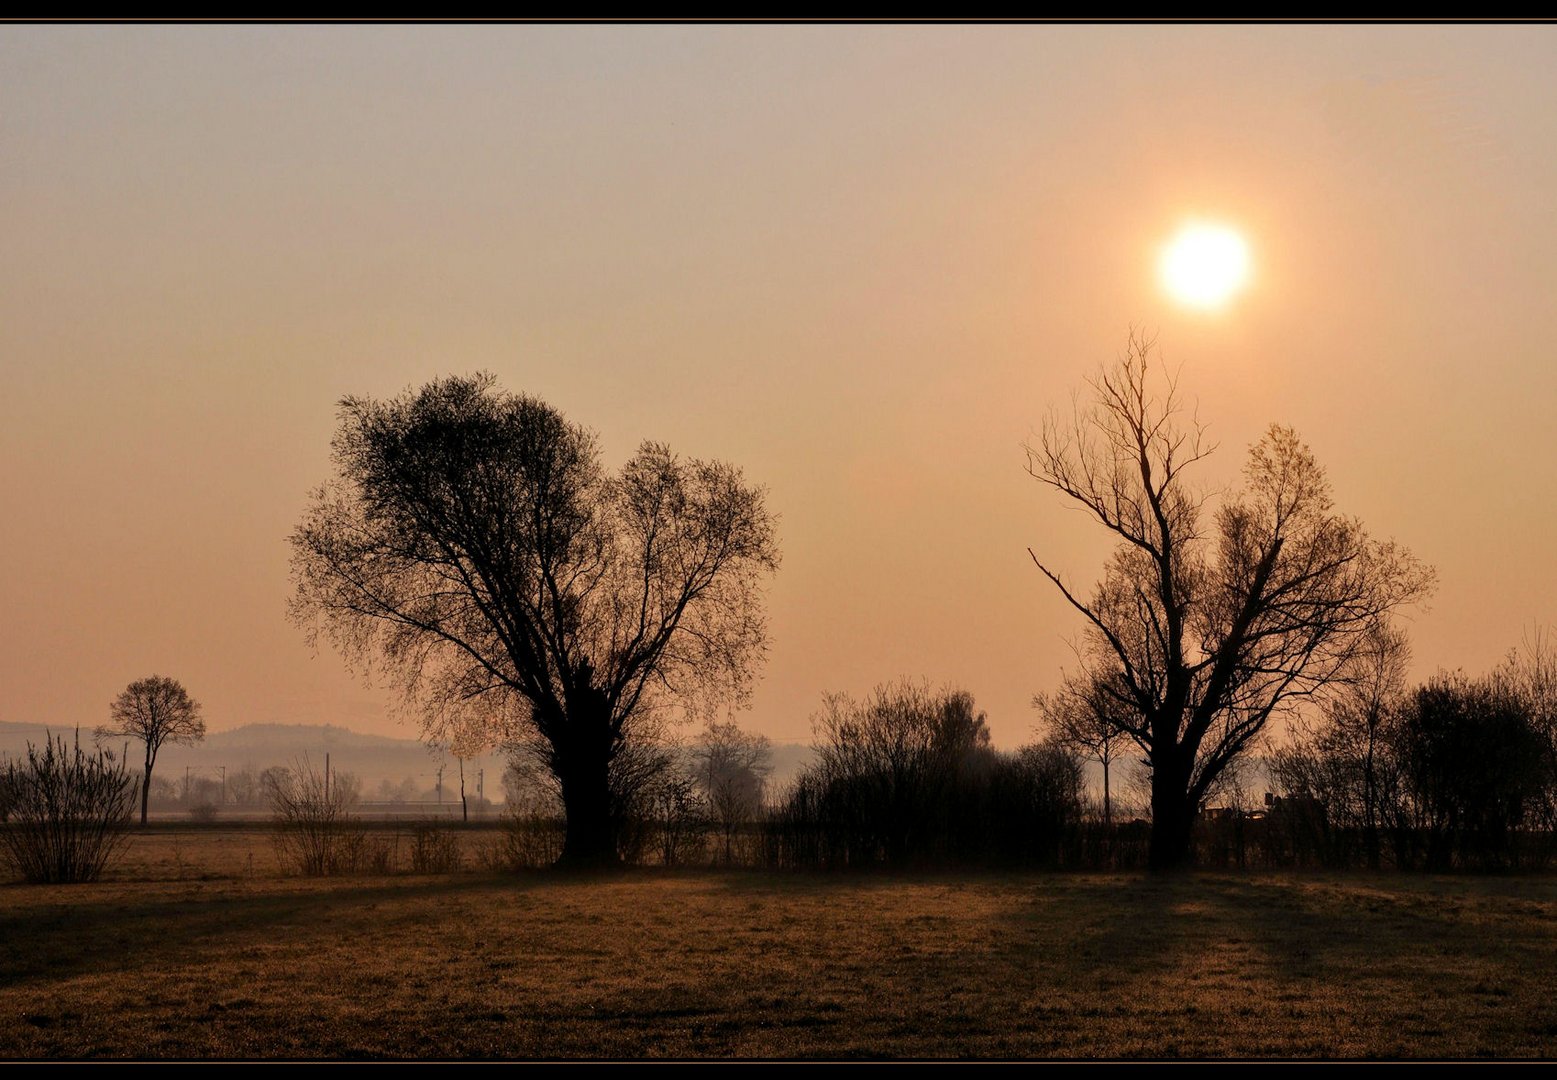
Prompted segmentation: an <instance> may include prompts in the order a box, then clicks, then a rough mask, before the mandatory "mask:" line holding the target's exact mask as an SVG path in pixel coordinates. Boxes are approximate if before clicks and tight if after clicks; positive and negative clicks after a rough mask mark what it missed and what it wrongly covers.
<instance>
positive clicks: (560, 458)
mask: <svg viewBox="0 0 1557 1080" xmlns="http://www.w3.org/2000/svg"><path fill="white" fill-rule="evenodd" d="M339 418H340V425H339V428H338V431H337V434H336V436H335V440H334V462H335V466H336V477H335V479H334V480H332V481H331V482H330V483H328V484H326V485H325V486H324V487H322V488H321V489H319V491H318V492H317V493H316V495H315V497H314V499H313V503H312V506H311V507H310V508H309V510H308V512H307V513H306V515H305V516H304V519H303V521H302V523H301V524H300V525H299V526H298V528H297V529H296V531H295V532H294V533H293V534H292V538H291V542H292V548H293V562H292V566H293V575H294V580H295V585H296V592H295V594H294V597H293V603H292V611H293V615H294V617H295V618H296V619H297V620H298V621H299V622H300V623H302V624H303V625H305V626H307V627H308V628H309V629H310V633H311V635H312V634H313V633H316V632H317V631H318V630H320V629H322V630H324V631H325V632H326V634H327V636H328V637H329V638H330V639H331V640H332V641H333V642H334V643H335V645H336V646H337V647H339V648H340V649H341V650H342V651H343V652H344V653H345V654H346V655H347V657H348V659H350V660H352V661H358V662H373V661H377V662H379V663H381V664H382V665H383V667H384V668H386V669H387V671H388V672H390V673H392V675H393V676H394V677H395V678H396V679H397V681H398V685H399V687H400V689H401V690H402V691H403V692H404V694H405V695H406V700H407V701H410V702H415V703H417V704H419V705H420V706H421V707H422V708H423V710H424V714H423V716H424V723H425V725H426V728H427V731H428V734H429V735H430V736H433V737H437V738H450V737H458V739H459V741H460V742H461V743H462V744H463V745H470V738H469V734H470V730H471V727H472V725H475V726H476V727H477V728H478V729H479V730H482V731H484V732H485V733H486V735H487V736H488V737H489V738H490V740H491V742H492V743H494V744H496V743H504V744H507V745H510V746H518V745H524V746H529V747H532V748H535V749H536V750H537V751H538V752H539V754H540V756H541V759H542V761H543V762H544V763H545V765H546V766H547V767H548V768H549V769H550V771H551V772H552V773H553V775H555V777H556V779H557V783H558V786H559V788H560V791H561V795H562V800H563V805H564V808H565V811H566V815H567V835H566V840H565V843H564V849H563V855H562V862H563V863H565V864H571V865H586V864H599V863H609V862H614V861H615V860H616V858H617V854H616V840H617V822H618V820H619V816H620V809H621V807H622V806H623V805H624V800H625V799H626V798H627V797H628V796H629V795H630V793H627V792H623V791H622V790H621V787H622V783H623V781H622V779H621V778H623V777H631V776H635V775H636V774H637V772H638V770H633V769H628V768H624V767H623V763H624V762H625V761H630V760H635V759H636V756H638V755H635V754H633V753H629V752H627V751H629V750H630V749H631V747H632V746H633V745H635V740H637V741H638V742H640V743H641V741H642V740H645V739H647V738H648V737H650V736H651V735H652V734H653V732H654V729H655V727H656V725H657V724H659V723H662V722H663V721H664V718H665V716H666V715H667V710H674V709H677V708H682V709H685V708H689V707H690V706H692V705H694V704H696V703H698V702H702V703H705V704H706V703H707V702H710V701H713V700H728V699H730V698H732V697H733V698H740V697H742V696H744V695H745V694H746V693H747V692H748V690H749V685H750V681H751V678H752V676H753V675H754V672H755V666H756V664H757V663H758V662H759V661H760V659H761V657H762V655H763V652H764V649H765V642H766V637H765V625H764V619H763V613H762V603H761V601H762V592H761V586H762V583H763V582H764V580H765V578H766V575H767V574H768V573H769V572H770V571H772V570H773V569H774V568H775V567H776V566H777V564H778V559H779V556H778V551H777V547H776V541H775V538H774V522H773V518H772V516H771V515H770V514H769V512H768V510H767V509H766V507H765V505H764V493H763V491H762V490H761V489H760V488H757V487H753V486H751V485H749V484H747V483H746V482H745V481H744V480H743V479H742V476H741V473H740V471H739V470H737V469H736V468H734V467H732V466H730V465H726V464H722V463H718V462H704V461H693V460H684V459H681V458H678V457H677V456H675V455H674V454H672V453H671V452H670V450H669V449H667V448H666V447H665V446H663V445H660V444H658V443H644V444H643V445H642V446H641V447H640V448H639V450H638V452H637V453H636V454H635V455H634V456H633V457H632V458H631V459H630V460H629V461H628V462H627V463H626V465H624V466H623V467H622V469H621V471H620V472H618V473H616V474H615V475H610V474H608V473H607V472H606V471H605V470H604V469H603V468H602V466H601V464H600V454H599V451H598V449H597V447H596V444H595V440H594V438H593V437H592V436H591V434H590V433H589V432H588V431H586V430H585V429H583V428H581V427H579V426H577V425H575V424H573V423H570V422H569V421H568V420H567V419H566V418H565V417H563V415H562V414H561V413H559V412H558V411H557V410H556V409H554V408H552V407H551V406H549V405H547V404H545V403H544V402H542V401H539V400H537V399H535V398H532V397H526V396H522V395H514V394H510V393H506V392H504V391H502V390H500V389H499V388H498V387H497V386H496V384H495V381H494V379H493V378H492V377H491V376H490V375H485V374H482V375H476V376H471V377H451V378H447V379H442V380H438V381H434V382H431V383H429V384H427V385H426V386H424V387H422V388H421V389H420V390H418V391H414V392H413V391H408V392H407V393H405V394H403V395H401V396H399V397H397V398H393V399H390V400H387V401H373V400H370V399H367V398H357V397H349V398H346V399H344V400H343V401H342V402H341V404H340V409H339ZM614 778H615V781H616V782H613V779H614Z"/></svg>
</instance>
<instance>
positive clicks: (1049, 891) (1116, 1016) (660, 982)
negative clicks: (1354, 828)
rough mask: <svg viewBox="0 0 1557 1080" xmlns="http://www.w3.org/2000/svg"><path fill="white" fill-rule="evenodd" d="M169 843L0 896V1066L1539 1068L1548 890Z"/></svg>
mask: <svg viewBox="0 0 1557 1080" xmlns="http://www.w3.org/2000/svg"><path fill="white" fill-rule="evenodd" d="M170 837H172V834H171V833H164V834H160V835H154V836H148V837H143V838H141V839H140V840H139V841H138V844H137V847H136V849H135V850H134V851H132V861H131V862H130V863H129V864H127V865H126V867H123V868H121V870H120V872H119V877H120V880H112V881H106V882H103V883H100V884H97V885H88V886H22V885H8V886H4V887H0V1055H3V1056H7V1057H88V1056H110V1057H126V1056H128V1057H180V1058H185V1057H207V1056H217V1057H286V1056H301V1057H354V1058H361V1057H540V1058H570V1057H609V1058H626V1057H657V1056H672V1057H699V1056H721V1057H724V1056H735V1057H744V1056H758V1057H827V1058H851V1057H915V1058H927V1057H947V1056H973V1057H1047V1056H1064V1057H1078V1056H1079V1057H1137V1056H1145V1057H1172V1056H1195V1057H1219V1056H1277V1057H1302V1056H1326V1057H1335V1056H1347V1057H1353V1056H1357V1057H1366V1056H1385V1057H1434V1058H1437V1057H1468V1056H1479V1055H1494V1056H1499V1057H1521V1056H1551V1055H1552V1054H1553V1053H1554V1051H1557V997H1554V995H1553V992H1552V991H1553V988H1554V979H1553V972H1554V971H1557V932H1554V927H1557V922H1554V915H1557V881H1554V880H1553V879H1550V878H1545V877H1539V878H1500V879H1493V878H1426V877H1406V876H1346V877H1342V876H1318V875H1308V874H1305V875H1294V876H1280V875H1270V874H1249V875H1231V874H1229V875H1221V874H1202V875H1191V876H1188V877H1184V878H1180V879H1174V880H1166V881H1159V880H1154V879H1150V878H1146V877H1142V876H1137V875H1098V874H1024V875H1014V876H972V877H968V876H963V877H946V876H935V877H928V876H927V877H917V878H888V877H844V876H831V877H818V876H771V875H760V874H753V873H743V872H731V873H715V872H688V873H668V872H653V871H639V872H630V873H625V874H622V875H619V876H613V877H606V878H599V879H594V880H578V879H571V880H563V879H556V878H553V877H550V876H548V875H544V874H532V875H529V876H522V877H514V876H503V875H498V874H492V873H482V872H469V873H461V874H455V875H449V876H443V877H416V876H410V875H401V876H391V877H377V878H371V877H359V878H350V879H339V880H332V881H306V880H299V879H288V878H281V877H278V876H275V867H274V864H273V863H265V862H263V861H262V860H261V859H260V855H261V854H264V853H265V852H264V847H263V845H264V837H263V835H262V834H259V833H255V832H252V831H249V832H245V831H233V832H230V833H228V832H222V831H209V830H208V831H207V832H204V833H199V832H190V833H187V834H186V835H185V836H184V838H183V839H182V840H179V841H178V842H179V843H180V844H181V845H183V846H182V847H181V848H180V851H179V854H178V858H177V859H176V860H171V859H169V858H168V857H167V854H168V844H169V842H170ZM245 843H251V844H252V845H253V847H252V850H251V851H245V850H244V844H245ZM250 854H253V855H255V856H256V858H255V859H254V860H250V859H249V858H248V855H250ZM266 858H268V854H267V855H266ZM137 875H140V876H146V877H155V878H160V880H151V881H136V880H124V879H125V878H127V877H135V876H137ZM202 875H208V876H206V877H202Z"/></svg>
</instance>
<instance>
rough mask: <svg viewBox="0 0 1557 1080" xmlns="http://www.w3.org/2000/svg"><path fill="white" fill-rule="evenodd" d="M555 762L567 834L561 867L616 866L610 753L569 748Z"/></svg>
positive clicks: (617, 862) (617, 860)
mask: <svg viewBox="0 0 1557 1080" xmlns="http://www.w3.org/2000/svg"><path fill="white" fill-rule="evenodd" d="M569 751H570V752H569V753H568V754H567V755H566V756H563V755H559V756H558V757H557V759H556V765H555V768H556V772H557V779H558V781H560V783H561V787H562V808H563V812H564V813H565V814H566V815H567V833H566V836H565V838H564V840H563V843H562V857H561V858H560V859H558V860H557V865H558V867H565V868H568V869H593V868H596V867H603V866H616V865H619V864H620V862H621V857H620V856H619V855H618V854H617V850H616V821H615V819H614V814H613V813H612V805H611V802H612V800H611V782H610V766H611V760H610V757H609V754H608V753H607V752H606V751H605V750H604V749H595V748H589V749H586V748H583V747H578V746H574V747H570V748H569Z"/></svg>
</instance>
